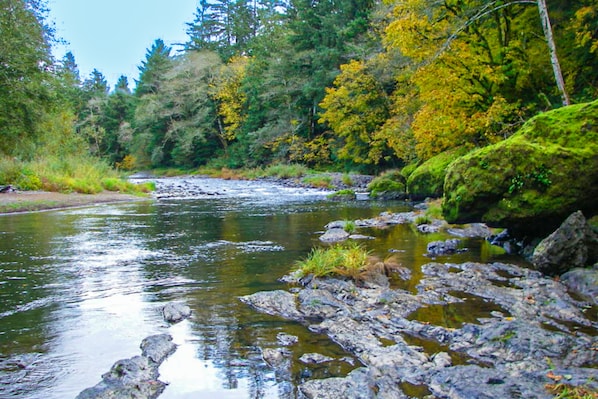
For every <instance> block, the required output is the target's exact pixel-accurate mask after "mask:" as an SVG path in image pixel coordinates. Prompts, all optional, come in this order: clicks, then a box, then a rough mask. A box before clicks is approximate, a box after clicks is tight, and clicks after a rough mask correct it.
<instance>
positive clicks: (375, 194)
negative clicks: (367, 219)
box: [368, 170, 407, 200]
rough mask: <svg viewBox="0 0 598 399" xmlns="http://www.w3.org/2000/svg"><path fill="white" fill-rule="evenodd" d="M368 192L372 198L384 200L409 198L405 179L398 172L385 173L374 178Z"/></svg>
mask: <svg viewBox="0 0 598 399" xmlns="http://www.w3.org/2000/svg"><path fill="white" fill-rule="evenodd" d="M368 191H369V192H370V197H372V198H377V199H382V200H392V199H405V198H407V193H406V186H405V177H403V175H402V174H401V172H400V171H396V170H391V171H388V172H385V173H383V174H381V175H380V176H378V177H376V178H374V180H372V181H371V182H370V184H368Z"/></svg>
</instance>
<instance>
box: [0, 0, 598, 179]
mask: <svg viewBox="0 0 598 399" xmlns="http://www.w3.org/2000/svg"><path fill="white" fill-rule="evenodd" d="M545 7H546V8H547V10H548V14H545V15H548V16H549V19H548V22H550V24H549V26H548V27H549V33H550V35H551V40H549V41H547V30H546V29H547V26H546V25H545V22H546V20H545V19H543V14H542V11H546V8H545ZM0 8H1V13H0V48H1V49H2V50H1V51H0V103H1V104H0V135H1V136H2V140H1V141H0V154H3V155H4V156H11V157H20V158H27V157H34V156H38V155H39V154H40V152H42V153H43V151H47V148H48V146H49V145H50V143H54V145H55V146H57V147H59V148H62V149H64V146H61V145H57V144H56V143H61V142H66V141H68V142H69V143H72V142H77V143H79V144H78V146H79V147H77V148H80V146H81V143H84V146H85V149H86V151H89V152H90V153H92V154H94V155H96V156H98V157H101V158H103V159H106V160H107V161H108V162H109V163H111V164H112V165H114V166H115V167H118V168H122V169H130V168H158V167H182V168H195V167H198V166H202V165H209V166H212V167H228V168H239V167H257V166H262V165H268V164H272V163H288V162H294V163H301V164H305V165H307V166H310V167H314V168H329V169H337V170H358V171H362V172H367V173H371V172H377V171H380V170H383V169H387V168H394V167H401V166H403V165H406V164H409V163H413V162H418V161H423V160H426V159H428V158H430V157H432V156H435V155H437V154H439V153H441V152H444V151H446V150H450V149H453V148H456V147H464V148H474V147H481V146H484V145H487V144H490V143H494V142H497V141H499V140H503V139H505V138H506V137H509V136H510V135H511V134H512V133H514V131H515V130H516V129H517V128H518V127H519V126H520V125H521V124H522V123H523V122H524V121H525V120H526V119H528V118H529V117H530V116H532V115H534V114H536V113H538V112H541V111H544V110H548V109H551V108H554V107H558V106H561V105H562V104H563V98H564V97H563V96H564V95H565V96H566V98H567V101H571V102H583V101H589V100H591V99H595V98H596V96H597V94H598V5H597V4H596V2H595V1H593V0H581V1H576V2H570V1H562V0H547V1H546V2H545V1H544V0H541V1H540V0H538V1H535V0H511V1H503V0H444V1H432V2H430V1H426V0H400V1H399V0H384V1H376V0H283V1H278V0H252V1H248V0H211V1H209V2H208V1H206V0H200V1H199V2H198V6H197V9H196V12H195V14H194V15H193V16H190V22H189V23H188V24H187V27H188V29H187V33H188V40H187V42H186V43H184V44H183V45H181V48H180V49H178V50H179V51H175V50H176V49H173V48H172V47H169V46H167V45H166V44H165V43H164V42H163V41H162V40H161V39H156V40H155V42H154V43H153V44H151V46H150V47H149V48H148V49H147V52H146V56H145V59H144V60H140V65H139V76H138V77H134V80H135V87H134V89H131V88H130V82H129V80H128V77H126V76H121V78H120V79H119V80H118V82H117V83H116V85H115V87H114V88H112V89H110V88H109V87H108V84H107V82H106V79H105V77H104V76H103V74H102V73H101V72H100V71H98V70H94V71H93V72H92V73H91V74H90V76H88V77H86V78H84V79H82V78H81V77H80V75H79V71H78V68H77V64H76V58H75V55H73V54H72V53H67V54H66V55H65V56H64V58H62V59H61V60H55V59H53V58H52V56H51V44H52V41H53V40H55V38H54V32H53V30H52V28H51V25H50V24H48V22H47V10H46V9H47V7H46V4H45V2H44V1H42V0H0ZM555 59H556V60H557V61H558V66H559V70H560V71H561V77H562V83H561V84H558V78H555V76H557V75H556V74H555Z"/></svg>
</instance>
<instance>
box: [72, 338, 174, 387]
mask: <svg viewBox="0 0 598 399" xmlns="http://www.w3.org/2000/svg"><path fill="white" fill-rule="evenodd" d="M141 349H142V355H141V356H135V357H132V358H130V359H124V360H119V361H117V362H116V363H114V365H113V366H112V368H111V369H110V371H109V372H107V373H105V374H104V375H102V381H100V382H99V383H98V384H97V385H95V386H93V387H91V388H87V389H85V390H84V391H82V392H81V393H80V394H79V395H77V399H154V398H157V397H158V396H159V395H160V394H161V393H162V392H163V391H164V389H165V388H166V383H164V382H162V381H160V380H158V377H159V375H160V374H159V372H158V367H159V366H160V364H162V362H163V361H164V360H165V359H166V358H167V357H168V356H170V355H171V354H172V353H173V352H174V351H175V350H176V345H175V344H174V343H173V342H172V337H171V336H170V335H168V334H159V335H153V336H150V337H147V338H145V339H144V340H143V341H142V343H141Z"/></svg>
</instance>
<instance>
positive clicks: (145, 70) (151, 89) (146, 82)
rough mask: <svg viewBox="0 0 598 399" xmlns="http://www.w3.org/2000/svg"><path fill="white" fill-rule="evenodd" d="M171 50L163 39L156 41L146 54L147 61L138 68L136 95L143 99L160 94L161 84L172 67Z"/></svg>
mask: <svg viewBox="0 0 598 399" xmlns="http://www.w3.org/2000/svg"><path fill="white" fill-rule="evenodd" d="M171 50H172V49H171V48H170V47H168V46H166V45H165V44H164V41H163V40H162V39H156V41H154V43H153V44H152V47H151V48H150V49H148V50H147V51H146V53H145V61H142V62H141V66H139V67H138V69H139V80H137V81H136V83H137V86H136V88H135V95H137V96H138V97H141V96H143V95H145V94H150V93H157V92H158V90H159V89H160V83H161V81H162V79H163V78H164V75H165V74H166V71H168V69H169V68H170V65H171V61H172V60H171V57H170V52H171Z"/></svg>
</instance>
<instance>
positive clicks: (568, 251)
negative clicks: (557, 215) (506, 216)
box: [532, 211, 598, 275]
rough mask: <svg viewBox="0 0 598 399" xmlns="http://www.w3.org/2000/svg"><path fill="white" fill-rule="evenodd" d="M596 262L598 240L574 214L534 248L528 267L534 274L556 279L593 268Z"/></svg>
mask: <svg viewBox="0 0 598 399" xmlns="http://www.w3.org/2000/svg"><path fill="white" fill-rule="evenodd" d="M597 258H598V236H597V235H596V233H594V232H593V231H592V228H591V227H590V226H589V225H588V223H587V221H586V219H585V217H584V216H583V214H582V213H581V212H580V211H577V212H575V213H573V214H571V215H570V216H569V217H568V218H567V219H566V220H565V221H564V222H563V223H562V224H561V226H560V227H559V228H558V229H557V230H556V231H554V232H553V233H552V234H550V235H549V236H548V237H546V238H545V239H544V240H542V241H541V242H540V243H539V244H538V246H536V248H535V249H534V253H533V255H532V263H533V265H534V267H535V268H536V270H539V271H541V272H542V273H546V274H549V275H556V274H562V273H565V272H567V271H568V270H571V269H574V268H576V267H585V266H587V265H588V264H593V263H594V262H596V261H597V260H598V259H597Z"/></svg>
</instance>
